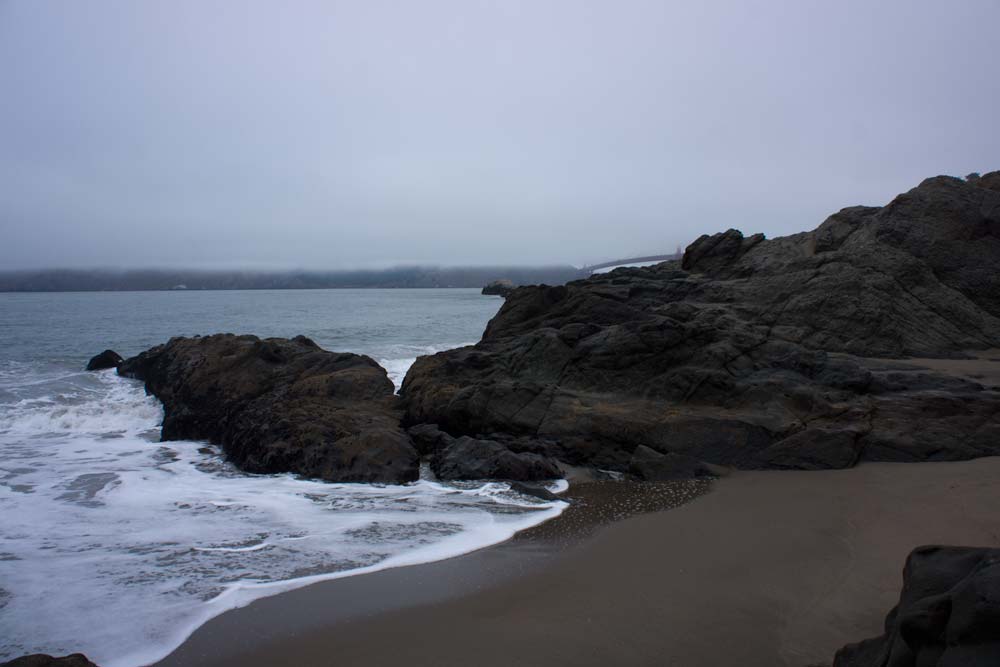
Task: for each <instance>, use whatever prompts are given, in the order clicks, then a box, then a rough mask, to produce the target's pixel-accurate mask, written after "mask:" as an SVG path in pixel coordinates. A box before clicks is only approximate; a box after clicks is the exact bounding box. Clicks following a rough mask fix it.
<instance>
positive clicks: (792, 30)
mask: <svg viewBox="0 0 1000 667" xmlns="http://www.w3.org/2000/svg"><path fill="white" fill-rule="evenodd" d="M998 26H1000V2H998V1H997V0H955V1H954V2H941V1H940V0H935V1H933V2H925V1H915V0H895V1H891V2H889V1H882V2H871V1H870V0H866V1H864V2H860V1H859V2H855V1H847V2H845V1H842V0H838V1H837V2H831V1H830V0H823V1H822V2H813V1H808V0H788V1H786V2H750V1H745V0H740V1H735V0H734V1H731V2H701V1H695V0H690V1H689V2H670V1H667V0H659V1H642V0H614V1H611V0H608V1H606V2H590V1H587V0H559V1H546V0H526V1H523V2H522V1H515V0H504V1H497V2H477V1H474V0H454V1H451V0H420V1H419V2H417V1H414V2H410V1H408V0H395V1H391V2H390V1H384V0H357V1H356V2H335V1H333V0H323V1H315V2H311V1H281V2H279V1H277V0H273V1H269V2H247V1H243V0H240V1H237V0H232V1H230V2H209V1H206V0H193V1H181V0H163V1H161V2H153V1H152V0H147V1H143V2H137V1H135V0H121V1H118V2H110V1H106V0H88V1H87V2H75V1H71V0H66V1H62V2H55V1H49V0H0V268H7V269H11V268H34V267H53V266H72V267H84V266H104V267H115V266H122V267H150V266H155V267H168V266H175V267H198V268H209V267H219V268H237V267H239V268H242V267H248V268H330V269H333V268H356V267H367V266H385V265H392V264H397V263H441V264H476V263H518V264H527V263H547V262H569V263H574V264H579V263H582V262H589V261H594V260H600V259H611V258H615V257H620V256H623V255H625V256H627V255H630V254H633V253H636V254H646V253H653V252H669V251H672V250H673V249H674V247H675V246H676V245H677V244H686V243H688V242H690V241H691V240H692V239H693V238H695V237H697V236H698V235H699V234H701V233H705V232H714V231H718V230H722V229H726V228H728V227H737V228H739V229H742V230H743V231H744V232H746V233H752V232H757V231H763V232H764V233H766V234H767V235H768V236H776V235H781V234H785V233H791V232H795V231H800V230H803V229H809V228H812V227H814V226H816V225H817V224H819V223H820V222H821V221H822V220H823V219H824V218H825V217H826V216H827V215H828V214H829V213H832V212H833V211H835V210H837V209H839V208H841V207H843V206H848V205H852V204H859V203H864V204H882V203H885V202H886V201H888V200H889V199H890V198H891V197H892V196H893V195H895V194H896V193H898V192H900V191H903V190H906V189H909V188H910V187H912V186H914V185H916V184H917V183H918V182H919V181H920V180H921V179H922V178H923V177H925V176H929V175H934V174H939V173H949V174H953V175H965V174H966V173H968V172H971V171H988V170H992V169H1000V131H998V125H997V120H996V119H997V114H998V110H1000V74H998V73H997V68H996V49H997V45H998V39H1000V37H998V33H997V28H998Z"/></svg>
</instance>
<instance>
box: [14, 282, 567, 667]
mask: <svg viewBox="0 0 1000 667" xmlns="http://www.w3.org/2000/svg"><path fill="white" fill-rule="evenodd" d="M500 303H501V302H500V300H499V299H497V298H495V297H484V296H481V295H480V294H478V291H477V290H464V289H442V290H315V291H314V290H309V291H252V292H117V293H73V294H67V293H58V294H0V342H2V345H0V661H3V660H4V659H9V658H11V657H15V656H17V655H21V654H24V653H33V652H46V653H53V654H57V655H59V654H65V653H69V652H74V651H82V652H84V653H86V654H87V655H88V656H89V657H90V658H91V659H92V660H94V661H95V662H97V663H98V664H100V665H102V666H103V667H131V666H136V665H144V664H149V663H151V662H154V661H156V660H158V659H159V658H161V657H163V656H165V655H166V654H167V653H169V652H170V651H171V650H172V649H173V648H175V647H176V646H178V645H179V644H180V643H181V642H182V641H183V640H184V639H185V638H187V636H188V635H189V634H190V633H191V632H192V631H193V630H194V629H195V628H197V627H198V626H199V625H201V624H202V623H204V622H205V621H207V620H208V619H210V618H211V617H213V616H215V615H218V614H219V613H222V612H223V611H226V610H227V609H231V608H234V607H237V606H241V605H244V604H247V603H249V602H251V601H252V600H254V599H256V598H259V597H262V596H265V595H272V594H275V593H278V592H281V591H285V590H289V589H291V588H295V587H298V586H302V585H305V584H308V583H312V582H315V581H320V580H323V579H330V578H336V577H341V576H350V575H353V574H359V573H364V572H371V571H375V570H378V569H383V568H387V567H395V566H400V565H408V564H415V563H421V562H427V561H431V560H438V559H442V558H447V557H451V556H455V555H458V554H461V553H466V552H468V551H472V550H474V549H477V548H481V547H484V546H488V545H490V544H495V543H497V542H500V541H503V540H505V539H507V538H509V537H510V536H511V535H513V534H514V533H515V532H517V531H518V530H522V529H524V528H528V527H530V526H533V525H537V524H538V523H541V522H543V521H545V520H547V519H550V518H552V517H555V516H557V515H558V514H559V513H560V512H561V511H562V509H563V507H564V504H563V503H559V502H555V503H547V502H541V501H538V500H537V499H534V498H527V497H524V496H520V495H518V494H516V493H512V492H511V491H510V488H509V487H508V486H507V485H506V484H503V483H500V482H489V483H483V482H475V483H448V484H445V483H439V482H436V481H434V480H433V479H431V478H430V477H431V476H430V475H429V473H425V475H424V477H423V478H422V479H421V480H420V481H417V482H414V483H412V484H406V485H400V486H393V485H364V484H329V483H323V482H316V481H310V480H304V479H299V478H297V477H295V476H293V475H248V474H245V473H242V472H240V471H238V470H236V469H235V468H233V467H232V466H231V465H229V464H228V463H227V462H226V461H225V460H224V458H223V456H222V455H221V452H220V451H219V450H218V449H217V448H216V447H214V446H211V445H207V444H206V443H199V442H183V441H182V442H168V443H160V442H159V441H158V439H159V437H158V436H159V432H158V425H159V422H160V420H161V419H162V408H161V406H160V404H159V402H158V401H157V400H156V399H155V398H153V397H149V396H146V395H145V392H144V391H143V389H142V386H141V384H140V383H138V382H135V381H132V380H127V379H123V378H119V377H118V376H117V375H116V374H115V373H114V372H113V371H103V372H98V373H86V372H83V371H82V368H83V366H84V365H85V363H86V361H87V359H89V357H90V356H92V355H93V354H96V353H97V352H100V351H101V350H103V349H105V348H106V347H110V348H112V349H114V350H116V351H117V352H119V353H120V354H122V355H123V356H130V355H132V354H135V353H138V352H140V351H142V350H144V349H146V348H148V347H150V346H152V345H155V344H157V343H160V342H164V341H166V340H167V339H168V338H169V337H170V336H174V335H192V334H209V333H215V332H220V331H231V332H234V333H254V334H257V335H260V336H294V335H297V334H304V335H306V336H309V337H310V338H312V339H313V340H315V341H316V342H317V343H318V344H319V345H320V346H322V347H324V348H326V349H330V350H337V351H350V352H361V353H365V354H368V355H370V356H372V357H374V358H375V359H376V360H378V361H379V362H380V363H381V364H382V365H383V366H384V367H385V368H386V369H387V370H388V371H389V373H390V376H391V377H392V378H393V381H394V382H396V383H397V386H398V384H399V382H400V381H401V380H402V378H403V376H404V375H405V373H406V370H407V368H409V365H410V364H411V363H413V361H414V359H415V358H416V357H417V356H418V355H422V354H428V353H432V352H435V351H439V350H443V349H448V348H451V347H457V346H460V345H463V344H468V343H471V342H474V341H476V340H478V339H479V336H480V334H481V333H482V330H483V328H484V327H485V325H486V322H487V321H488V320H489V318H490V317H492V316H493V315H494V314H495V313H496V311H497V309H498V307H499V305H500Z"/></svg>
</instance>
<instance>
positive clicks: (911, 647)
mask: <svg viewBox="0 0 1000 667" xmlns="http://www.w3.org/2000/svg"><path fill="white" fill-rule="evenodd" d="M833 664H834V667H919V666H921V665H942V666H944V665H962V666H963V667H987V666H989V667H995V666H996V665H1000V549H986V548H968V547H935V546H930V547H920V548H918V549H915V550H914V551H913V552H912V553H911V554H910V556H909V558H907V560H906V568H905V569H904V571H903V590H902V593H901V594H900V596H899V604H898V605H897V606H896V607H895V608H894V609H893V610H892V611H890V612H889V615H888V616H887V617H886V619H885V633H884V634H882V635H881V636H879V637H876V638H874V639H868V640H865V641H862V642H859V643H857V644H850V645H848V646H845V647H844V648H842V649H841V650H840V651H838V652H837V655H836V657H835V659H834V663H833Z"/></svg>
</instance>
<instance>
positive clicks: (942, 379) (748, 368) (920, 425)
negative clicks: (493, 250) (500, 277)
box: [401, 172, 1000, 471]
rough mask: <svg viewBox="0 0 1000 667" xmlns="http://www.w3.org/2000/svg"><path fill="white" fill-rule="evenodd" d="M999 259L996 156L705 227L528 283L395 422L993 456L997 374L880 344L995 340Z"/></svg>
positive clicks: (456, 429) (844, 456)
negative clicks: (792, 219)
mask: <svg viewBox="0 0 1000 667" xmlns="http://www.w3.org/2000/svg"><path fill="white" fill-rule="evenodd" d="M998 266H1000V172H993V173H990V174H985V175H983V176H981V177H980V178H979V179H978V180H975V181H972V182H966V181H964V180H961V179H957V178H949V177H937V178H931V179H927V180H926V181H924V182H923V183H921V184H920V185H919V186H918V187H916V188H914V189H913V190H911V191H910V192H907V193H905V194H902V195H900V196H898V197H897V198H896V199H895V200H893V201H892V202H891V203H890V204H888V205H887V206H885V207H882V208H873V207H852V208H847V209H843V210H842V211H840V212H838V213H836V214H834V215H832V216H830V218H829V219H827V220H826V221H825V222H824V223H823V224H822V225H820V226H819V227H818V228H817V229H815V230H813V231H812V232H807V233H802V234H795V235H792V236H788V237H782V238H776V239H773V240H765V239H764V238H763V236H761V235H755V236H751V237H745V236H744V235H743V234H742V233H741V232H739V231H736V230H729V231H727V232H724V233H721V234H716V235H713V236H703V237H701V238H699V239H698V240H697V241H695V242H694V243H693V244H691V246H689V247H688V249H687V252H686V253H685V255H684V259H683V261H682V262H664V263H661V264H659V265H656V266H652V267H646V268H622V269H618V270H616V271H613V272H610V273H606V274H597V275H595V276H592V277H591V278H588V279H586V280H579V281H575V282H571V283H568V284H567V285H564V286H556V287H550V286H545V285H541V286H529V287H519V288H518V289H516V290H515V291H514V292H513V293H512V294H510V295H509V297H508V298H507V300H506V302H505V303H504V305H503V306H502V307H501V309H500V311H499V313H498V314H497V315H496V316H495V317H494V318H493V319H492V320H491V321H490V323H489V325H488V326H487V328H486V331H485V333H484V335H483V338H482V340H481V341H480V342H479V343H477V344H476V345H473V346H468V347H464V348H459V349H456V350H449V351H446V352H441V353H438V354H435V355H433V356H426V357H421V358H419V359H418V360H417V361H416V363H414V365H413V367H412V368H411V369H410V371H409V373H407V376H406V379H405V381H404V383H403V387H402V390H401V395H402V397H403V400H404V403H405V407H406V420H407V423H411V424H420V423H433V424H438V425H439V426H440V428H441V429H443V430H444V431H447V432H448V433H450V434H452V435H456V436H457V435H468V436H475V437H478V434H490V436H489V437H490V439H493V440H498V439H500V437H501V436H502V437H508V438H518V437H525V438H531V439H535V440H538V441H546V442H551V443H555V444H554V445H553V446H552V447H551V448H550V449H551V450H552V451H553V452H556V453H557V455H558V456H559V458H560V459H562V460H565V461H566V462H568V463H570V464H574V465H579V464H584V465H591V466H595V467H599V468H605V469H610V470H616V471H626V470H628V469H629V466H630V464H631V461H632V454H633V451H634V450H635V449H636V447H637V446H638V445H644V446H646V447H649V448H651V449H653V450H656V451H657V452H660V453H661V454H668V453H672V454H677V455H682V456H687V457H691V458H693V459H697V460H698V461H702V462H704V463H708V464H717V465H725V466H732V467H737V468H791V469H816V468H843V467H848V466H852V465H854V464H855V463H857V462H858V461H939V460H958V459H968V458H973V457H977V456H986V455H995V454H1000V422H998V421H997V415H998V414H1000V391H998V389H1000V388H997V387H989V386H983V385H981V384H978V383H976V382H973V381H970V380H968V379H960V378H956V377H953V376H947V375H944V374H941V373H939V372H931V371H928V370H927V369H923V368H920V367H919V365H918V364H917V363H911V364H907V363H901V362H890V361H886V359H893V358H895V359H905V358H907V357H921V356H924V357H936V358H961V357H963V356H965V355H966V354H967V351H969V350H985V349H990V348H996V347H1000V271H998V270H997V269H996V267H998ZM494 434H497V435H496V437H495V436H494Z"/></svg>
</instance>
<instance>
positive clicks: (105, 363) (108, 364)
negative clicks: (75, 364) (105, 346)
mask: <svg viewBox="0 0 1000 667" xmlns="http://www.w3.org/2000/svg"><path fill="white" fill-rule="evenodd" d="M123 361H125V360H124V359H122V357H121V355H120V354H118V353H117V352H115V351H114V350H104V352H101V353H100V354H98V355H96V356H94V357H91V358H90V361H88V362H87V370H88V371H100V370H104V369H105V368H118V367H119V366H120V365H121V363H122V362H123Z"/></svg>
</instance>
